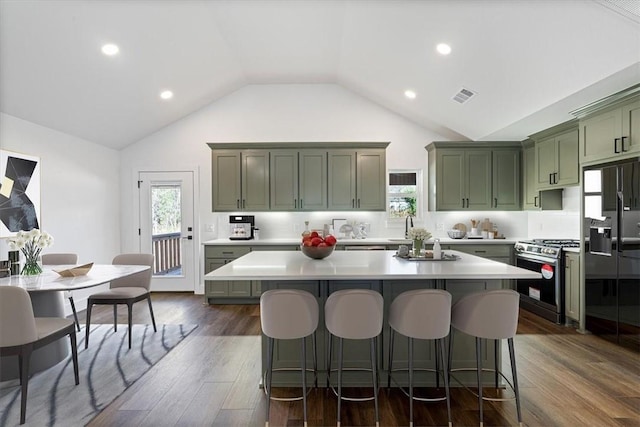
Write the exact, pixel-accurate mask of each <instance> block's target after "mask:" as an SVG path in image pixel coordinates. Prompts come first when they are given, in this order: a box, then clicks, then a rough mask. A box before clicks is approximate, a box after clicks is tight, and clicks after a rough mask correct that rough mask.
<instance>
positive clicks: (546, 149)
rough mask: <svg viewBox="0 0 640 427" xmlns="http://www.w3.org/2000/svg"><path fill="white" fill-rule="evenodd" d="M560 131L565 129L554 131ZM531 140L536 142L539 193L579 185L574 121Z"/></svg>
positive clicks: (576, 137) (576, 138)
mask: <svg viewBox="0 0 640 427" xmlns="http://www.w3.org/2000/svg"><path fill="white" fill-rule="evenodd" d="M558 128H560V129H563V130H561V131H559V132H558V131H554V130H553V129H558ZM549 132H552V133H551V134H550V133H549ZM531 138H532V139H534V140H535V141H536V143H535V165H536V169H535V172H536V185H537V188H538V190H545V189H553V188H560V187H566V186H571V185H578V184H579V183H580V170H579V165H578V130H577V129H575V121H574V122H570V123H568V124H563V125H561V127H556V128H552V129H551V130H547V131H544V132H541V133H539V134H537V135H533V136H532V137H531Z"/></svg>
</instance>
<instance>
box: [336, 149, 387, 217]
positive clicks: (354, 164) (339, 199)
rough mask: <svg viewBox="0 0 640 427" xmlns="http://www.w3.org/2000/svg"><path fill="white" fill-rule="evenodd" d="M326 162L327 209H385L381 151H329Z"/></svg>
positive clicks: (383, 157) (383, 152)
mask: <svg viewBox="0 0 640 427" xmlns="http://www.w3.org/2000/svg"><path fill="white" fill-rule="evenodd" d="M327 163H328V177H327V182H328V209H329V210H366V211H384V210H386V190H385V189H386V170H387V168H386V156H385V151H384V150H382V149H362V150H357V151H356V150H347V149H345V150H340V149H338V150H329V151H328V153H327Z"/></svg>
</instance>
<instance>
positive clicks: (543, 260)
mask: <svg viewBox="0 0 640 427" xmlns="http://www.w3.org/2000/svg"><path fill="white" fill-rule="evenodd" d="M518 258H521V259H526V260H529V261H535V262H539V263H540V264H551V265H554V266H555V265H558V260H557V259H551V258H543V257H539V256H535V255H525V254H518V255H516V265H517V259H518Z"/></svg>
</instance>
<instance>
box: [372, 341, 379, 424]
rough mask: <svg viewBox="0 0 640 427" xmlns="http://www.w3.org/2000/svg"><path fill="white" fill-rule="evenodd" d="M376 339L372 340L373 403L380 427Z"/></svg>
mask: <svg viewBox="0 0 640 427" xmlns="http://www.w3.org/2000/svg"><path fill="white" fill-rule="evenodd" d="M376 348H377V346H376V338H375V337H374V338H371V374H372V377H373V403H374V405H375V408H376V427H379V426H380V411H379V409H378V358H377V357H376Z"/></svg>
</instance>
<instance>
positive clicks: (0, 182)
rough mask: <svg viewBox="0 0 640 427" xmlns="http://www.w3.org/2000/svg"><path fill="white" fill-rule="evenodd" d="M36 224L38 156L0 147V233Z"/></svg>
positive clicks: (38, 180)
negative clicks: (0, 148)
mask: <svg viewBox="0 0 640 427" xmlns="http://www.w3.org/2000/svg"><path fill="white" fill-rule="evenodd" d="M32 228H40V158H39V157H35V156H29V155H27V154H21V153H14V152H11V151H5V150H0V237H10V236H13V235H14V234H15V233H16V232H18V231H20V230H31V229H32Z"/></svg>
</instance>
